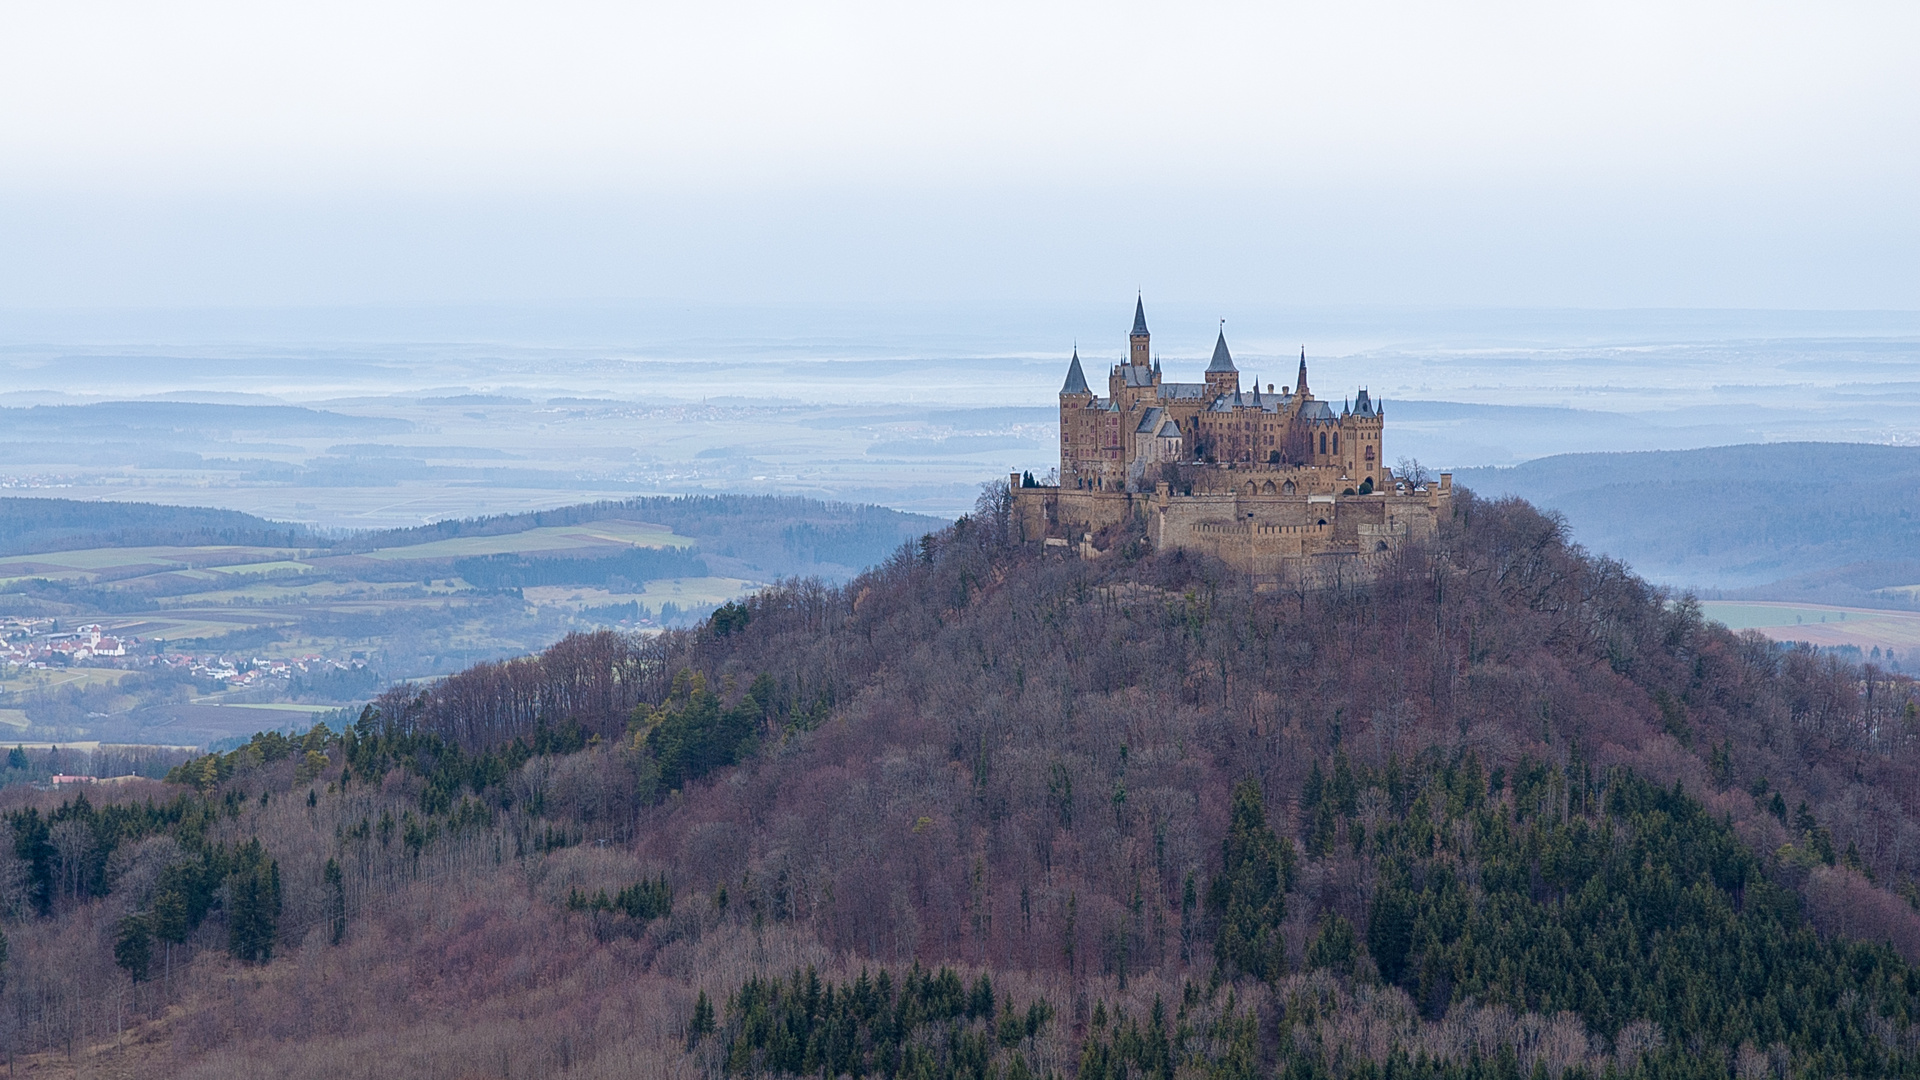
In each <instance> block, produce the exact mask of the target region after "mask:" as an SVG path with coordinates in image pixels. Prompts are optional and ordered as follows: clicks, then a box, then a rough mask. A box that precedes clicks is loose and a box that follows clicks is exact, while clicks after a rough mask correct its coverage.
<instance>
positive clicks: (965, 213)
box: [0, 0, 1920, 311]
mask: <svg viewBox="0 0 1920 1080" xmlns="http://www.w3.org/2000/svg"><path fill="white" fill-rule="evenodd" d="M1916 44H1920V5H1915V4H1912V3H1850V2H1835V3H1823V4H1806V3H1794V4H1785V3H1765V2H1750V0H1749V2H1739V3H1731V2H1729V3H1719V2H1698V3H1685V2H1673V0H1666V2H1658V3H1638V2H1631V0H1626V2H1623V0H1608V2H1603V3H1578V2H1575V3H1553V4H1541V3H1537V2H1534V3H1519V2H1513V3H1434V2H1431V0H1425V2H1412V0H1395V2H1366V0H1362V2H1356V3H1346V4H1338V5H1335V4H1310V5H1309V4H1289V3H1271V2H1269V3H1181V4H1170V3H1161V4H1127V3H1101V4H1045V3H1031V2H1027V3H1004V4H1003V3H993V2H972V3H966V4H935V3H918V4H901V3H897V2H896V3H812V4H794V3H753V2H746V3H727V2H716V3H702V4H687V3H675V4H651V3H637V4H636V3H619V4H615V3H585V2H564V0H560V2H554V0H548V2H543V3H540V4H530V3H527V4H501V3H486V2H472V0H462V2H459V3H395V2H391V0H387V2H380V3H362V2H354V0H331V2H328V3H324V4H321V3H295V2H276V3H261V2H259V0H247V2H235V3H228V2H215V0H173V2H170V3H166V4H160V3H152V2H147V3H95V2H85V0H78V2H64V3H60V4H29V3H25V2H19V0H15V2H10V3H4V4H0V309H12V310H16V311H17V310H21V309H47V308H53V309H61V308H79V309H91V308H113V307H136V308H138V307H148V308H152V307H161V308H166V307H179V308H195V307H234V306H238V307H245V306H255V305H257V306H309V305H312V306H325V305H410V304H411V305H417V304H465V303H480V304H485V303H502V302H513V303H523V302H552V301H575V300H605V299H649V300H685V301H689V302H701V303H709V304H712V303H810V302H838V303H845V302H877V303H893V304H924V303H945V304H951V303H968V302H981V303H991V302H996V301H1014V300H1018V301H1021V302H1025V303H1048V302H1061V303H1066V302H1087V301H1090V300H1095V299H1107V300H1110V299H1111V298H1112V297H1114V296H1116V295H1119V296H1125V295H1128V294H1131V293H1132V292H1134V291H1135V290H1136V289H1142V290H1145V291H1147V293H1148V294H1149V295H1150V296H1155V297H1160V298H1165V299H1168V300H1173V301H1203V300H1204V301H1206V302H1210V303H1217V304H1233V303H1241V304H1253V303H1261V304H1269V305H1271V304H1287V305H1389V306H1391V305H1437V306H1469V307H1471V306H1492V307H1577V308H1610V307H1625V308H1645V307H1705V308H1775V309H1896V310H1912V309H1915V308H1920V198H1916V197H1915V195H1914V193H1915V192H1916V191H1920V64H1916V63H1914V62H1913V55H1914V50H1915V46H1916Z"/></svg>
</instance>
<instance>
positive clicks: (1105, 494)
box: [1012, 301, 1453, 576]
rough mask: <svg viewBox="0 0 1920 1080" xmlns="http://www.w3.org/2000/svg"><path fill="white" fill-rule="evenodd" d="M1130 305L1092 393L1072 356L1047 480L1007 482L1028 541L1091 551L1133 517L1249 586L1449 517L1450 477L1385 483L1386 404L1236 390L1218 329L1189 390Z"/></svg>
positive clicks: (1166, 543)
mask: <svg viewBox="0 0 1920 1080" xmlns="http://www.w3.org/2000/svg"><path fill="white" fill-rule="evenodd" d="M1151 343H1152V336H1151V334H1150V333H1149V332H1148V330H1147V316H1146V306H1145V303H1144V302H1143V301H1136V302H1135V304H1134V313H1133V329H1132V331H1131V333H1130V334H1129V335H1128V342H1127V358H1126V359H1125V360H1123V361H1121V362H1119V363H1116V364H1114V365H1112V366H1111V367H1110V368H1109V369H1108V374H1107V394H1106V396H1104V397H1102V396H1099V395H1096V394H1095V393H1094V392H1093V388H1092V387H1091V386H1089V385H1088V383H1087V379H1086V373H1085V370H1084V369H1083V368H1082V366H1081V363H1080V352H1079V350H1078V349H1077V348H1076V349H1075V350H1074V353H1073V359H1072V360H1071V362H1070V363H1069V364H1068V367H1067V378H1066V381H1065V383H1064V384H1062V386H1061V387H1060V470H1059V482H1058V483H1057V484H1052V483H1048V484H1041V483H1037V482H1035V481H1033V479H1032V475H1031V474H1030V473H1029V474H1027V475H1025V476H1021V475H1015V476H1014V477H1013V478H1012V482H1013V486H1014V492H1013V494H1014V509H1015V516H1016V518H1017V519H1018V521H1019V524H1020V527H1021V529H1022V531H1023V533H1024V535H1026V536H1027V538H1028V539H1029V540H1033V541H1036V542H1037V541H1041V540H1045V541H1046V542H1047V543H1049V544H1052V545H1054V546H1068V541H1071V544H1072V545H1074V546H1076V549H1086V550H1091V548H1090V547H1089V545H1088V540H1087V538H1088V537H1090V536H1091V535H1092V534H1094V533H1097V532H1099V531H1100V530H1101V529H1104V528H1106V527H1108V526H1111V525H1116V524H1120V523H1123V522H1126V521H1129V520H1134V519H1144V521H1145V523H1146V525H1147V531H1148V535H1149V537H1150V538H1151V539H1152V541H1153V542H1154V544H1156V545H1158V546H1161V547H1167V548H1179V549H1186V550H1195V551H1205V552H1208V553H1209V554H1213V555H1216V556H1218V557H1220V558H1222V559H1225V560H1227V561H1228V562H1229V563H1231V564H1233V565H1235V566H1239V567H1242V568H1245V569H1246V570H1247V571H1248V572H1249V573H1253V574H1255V575H1256V576H1260V575H1269V574H1284V573H1286V572H1287V571H1288V567H1289V564H1290V563H1291V562H1298V561H1300V560H1322V561H1324V559H1325V558H1327V557H1336V558H1338V557H1352V558H1356V559H1360V560H1362V561H1363V562H1366V563H1368V564H1371V562H1373V561H1374V560H1377V559H1378V558H1379V556H1380V555H1381V554H1383V553H1385V552H1389V551H1392V550H1393V549H1395V548H1397V547H1399V546H1400V545H1402V544H1404V543H1406V542H1407V541H1409V540H1411V539H1415V538H1418V537H1421V536H1425V535H1427V534H1428V533H1430V532H1432V530H1433V528H1434V527H1435V525H1436V524H1437V523H1438V521H1439V520H1440V517H1441V515H1443V514H1445V513H1449V512H1450V507H1451V503H1452V494H1453V478H1452V477H1451V476H1450V475H1447V474H1444V473H1443V474H1441V475H1440V477H1439V478H1438V479H1437V480H1429V479H1428V478H1427V477H1425V476H1405V477H1403V476H1396V475H1394V472H1393V470H1392V469H1391V468H1389V467H1388V466H1387V464H1386V447H1385V428H1386V409H1385V407H1384V405H1383V404H1382V403H1381V402H1380V401H1379V400H1378V399H1376V398H1374V397H1372V396H1371V394H1369V392H1368V391H1367V390H1366V389H1364V388H1363V389H1361V390H1359V391H1358V392H1357V393H1356V394H1355V395H1354V396H1353V397H1351V398H1348V399H1345V400H1344V401H1343V402H1342V403H1341V407H1340V408H1339V409H1338V410H1337V411H1336V410H1335V409H1334V407H1333V405H1332V403H1330V402H1326V401H1321V400H1319V399H1318V398H1316V397H1315V396H1314V395H1313V392H1312V390H1311V389H1309V387H1308V385H1307V356H1306V350H1305V349H1304V348H1302V349H1301V351H1300V366H1299V370H1298V373H1297V374H1296V376H1295V378H1294V381H1293V383H1291V384H1290V385H1287V386H1283V387H1279V388H1278V389H1276V388H1275V386H1274V385H1273V384H1271V383H1269V384H1267V386H1266V388H1265V390H1264V391H1263V390H1262V389H1261V387H1260V385H1259V383H1258V382H1256V383H1255V384H1254V385H1253V386H1252V387H1251V388H1247V387H1244V386H1242V384H1241V380H1240V372H1239V369H1238V368H1237V367H1236V366H1235V364H1234V360H1233V353H1232V351H1231V350H1230V349H1229V348H1228V347H1227V337H1226V331H1225V329H1224V327H1223V328H1222V329H1221V331H1220V334H1219V337H1218V338H1217V339H1216V340H1215V342H1214V347H1213V355H1212V357H1211V359H1210V361H1209V363H1208V365H1207V368H1206V371H1205V372H1204V373H1203V375H1202V380H1201V381H1200V382H1191V383H1182V382H1168V381H1166V380H1165V379H1164V378H1163V376H1162V372H1161V367H1160V361H1159V359H1158V358H1157V357H1155V356H1153V353H1152V347H1151Z"/></svg>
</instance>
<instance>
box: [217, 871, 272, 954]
mask: <svg viewBox="0 0 1920 1080" xmlns="http://www.w3.org/2000/svg"><path fill="white" fill-rule="evenodd" d="M234 864H235V865H234V870H233V872H232V873H231V874H229V875H228V876H227V904H228V907H227V951H228V952H230V953H232V954H233V955H234V957H235V958H236V959H238V960H242V961H245V962H246V963H249V964H264V963H266V962H267V961H269V960H272V959H273V949H274V946H275V944H277V942H278V938H279V928H280V864H279V863H278V862H277V861H274V860H270V859H268V858H267V856H266V852H265V851H264V850H263V849H262V848H261V847H260V841H258V840H249V841H248V842H247V844H246V845H245V846H244V847H242V848H241V849H240V850H239V851H237V852H235V853H234Z"/></svg>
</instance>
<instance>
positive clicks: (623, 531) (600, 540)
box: [366, 521, 693, 560]
mask: <svg viewBox="0 0 1920 1080" xmlns="http://www.w3.org/2000/svg"><path fill="white" fill-rule="evenodd" d="M692 543H693V541H692V540H691V539H689V538H687V537H684V536H675V535H673V531H672V530H670V529H663V528H661V527H660V526H658V525H648V524H645V523H643V522H638V521H597V522H594V523H593V524H591V525H574V526H556V527H552V528H545V529H529V530H527V531H526V532H518V533H510V534H508V535H505V536H464V537H460V538H458V539H454V540H434V541H430V542H428V543H425V544H412V545H409V546H406V547H392V548H381V549H379V550H378V551H370V552H367V554H366V557H367V558H369V559H388V560H391V559H464V558H470V557H473V556H476V555H510V554H523V555H531V554H540V555H551V554H554V553H556V552H562V551H568V552H582V553H589V552H591V553H602V552H608V553H610V552H614V551H618V550H621V549H622V548H629V547H687V546H690V545H691V544H692Z"/></svg>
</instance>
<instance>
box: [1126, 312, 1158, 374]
mask: <svg viewBox="0 0 1920 1080" xmlns="http://www.w3.org/2000/svg"><path fill="white" fill-rule="evenodd" d="M1152 341H1153V335H1152V334H1149V333H1147V304H1146V300H1145V299H1144V298H1142V297H1135V298H1134V301H1133V332H1132V333H1130V334H1128V335H1127V346H1128V347H1127V363H1129V364H1132V365H1133V366H1134V367H1150V366H1152V364H1153V350H1152V348H1151V344H1152Z"/></svg>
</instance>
